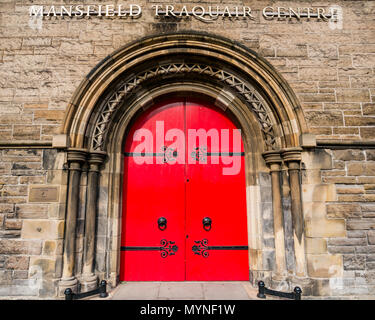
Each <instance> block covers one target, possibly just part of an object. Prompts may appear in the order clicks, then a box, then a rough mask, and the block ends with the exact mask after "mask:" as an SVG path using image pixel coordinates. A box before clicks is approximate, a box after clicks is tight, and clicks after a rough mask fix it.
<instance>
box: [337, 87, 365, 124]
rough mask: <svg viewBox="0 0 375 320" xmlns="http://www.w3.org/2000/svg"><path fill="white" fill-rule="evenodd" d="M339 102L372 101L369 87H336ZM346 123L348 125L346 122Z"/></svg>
mask: <svg viewBox="0 0 375 320" xmlns="http://www.w3.org/2000/svg"><path fill="white" fill-rule="evenodd" d="M336 96H337V102H370V93H369V91H368V89H342V88H338V89H336ZM346 125H348V124H347V123H346Z"/></svg>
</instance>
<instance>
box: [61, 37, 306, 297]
mask: <svg viewBox="0 0 375 320" xmlns="http://www.w3.org/2000/svg"><path fill="white" fill-rule="evenodd" d="M171 95H172V96H174V97H176V96H178V97H189V98H190V97H194V98H196V97H205V101H209V104H210V105H211V106H215V107H216V108H220V109H222V110H223V111H225V113H231V114H232V115H233V117H232V118H230V117H229V118H230V119H232V120H233V119H235V120H236V124H237V123H238V127H240V128H241V130H242V138H243V139H242V141H243V148H244V158H245V165H244V172H245V178H246V179H245V180H246V217H247V231H248V239H247V244H248V251H247V254H248V261H249V272H250V280H251V281H252V282H253V283H254V282H255V281H256V280H257V279H263V280H264V279H272V281H274V280H276V279H281V280H283V279H286V277H288V274H292V275H297V276H298V277H304V276H305V274H306V273H305V270H306V264H305V249H304V246H305V244H304V227H303V216H302V207H301V185H300V161H301V153H302V148H301V147H300V141H301V140H302V138H303V135H304V134H305V133H306V134H308V128H307V126H306V124H305V120H304V117H303V113H302V109H301V107H300V105H299V103H298V101H297V99H296V97H295V95H294V93H293V92H292V90H291V89H290V87H289V86H288V84H287V82H286V81H285V80H284V79H283V78H282V77H281V76H280V74H278V72H277V71H276V70H275V69H274V68H273V67H272V66H271V65H270V64H269V63H268V62H267V61H265V60H264V59H262V58H261V57H259V56H258V55H257V54H256V53H255V52H253V51H251V50H249V49H247V48H245V47H244V46H242V45H240V44H237V43H234V42H233V41H230V40H228V39H224V38H221V37H217V36H214V35H208V34H201V33H195V32H186V33H177V34H169V35H157V36H151V37H147V38H144V39H141V40H139V41H138V42H135V43H132V44H129V45H127V46H125V47H124V48H122V49H120V50H118V51H116V52H114V53H113V54H112V55H110V56H108V57H107V58H106V59H105V60H103V61H102V62H101V63H99V64H98V66H97V67H95V68H94V69H93V70H92V71H91V72H90V73H89V74H88V75H87V77H86V79H85V80H84V81H83V82H82V83H81V85H80V87H79V88H78V89H77V91H76V93H75V95H74V97H73V98H72V100H71V102H70V105H69V108H68V111H67V116H66V119H65V123H64V127H63V130H62V133H63V134H65V135H66V138H67V140H68V141H69V146H68V147H67V166H66V169H67V182H66V184H67V187H66V189H67V192H66V194H67V199H66V207H67V209H66V223H65V226H66V228H65V235H64V253H63V262H62V268H61V269H62V272H61V281H60V282H59V288H60V289H61V290H62V291H63V290H64V288H67V287H70V288H73V289H74V288H77V284H78V282H80V283H81V285H83V286H84V287H85V289H88V288H92V287H95V286H96V285H97V280H98V278H99V279H107V280H109V281H110V283H111V285H112V286H116V284H117V283H118V281H119V279H120V267H121V263H120V261H121V255H122V251H121V240H122V239H121V237H122V206H123V199H124V193H123V191H124V190H123V174H124V172H123V170H124V161H125V160H124V144H125V138H126V137H127V132H128V131H129V128H130V127H131V125H132V124H133V123H134V119H137V118H138V117H139V116H141V115H142V114H143V113H145V112H146V113H147V110H148V109H149V108H150V107H151V106H153V105H155V104H157V103H159V102H160V101H163V100H164V99H165V98H166V97H170V96H171ZM172 154H173V153H172ZM82 168H84V170H81V169H82ZM86 168H87V170H86ZM282 171H284V173H285V174H287V175H288V181H287V184H288V185H289V190H290V196H288V198H289V199H288V201H289V202H290V209H284V207H283V203H282V201H283V198H282V193H283V190H282V186H281V184H280V181H281V180H280V177H281V174H282ZM85 178H87V180H86V181H87V182H86V181H85V182H84V183H82V180H83V179H85ZM284 181H285V180H284ZM80 188H81V189H84V190H85V193H84V194H83V195H80V194H79V192H77V190H79V189H80ZM64 190H65V189H64ZM80 204H81V205H80ZM79 210H84V212H83V213H82V214H83V216H84V217H85V218H84V241H83V245H82V247H83V249H82V252H83V254H77V253H76V251H75V248H76V240H75V238H76V229H77V228H76V226H77V218H76V217H77V214H78V212H79ZM288 215H289V218H288ZM285 217H287V218H288V219H289V221H290V222H289V225H290V226H292V227H291V228H289V229H288V230H289V231H290V233H289V234H288V235H285V233H284V220H283V219H284V218H285ZM285 237H289V238H288V240H290V241H288V246H287V247H286V245H285ZM202 239H203V238H197V240H195V239H193V240H194V241H201V240H202ZM167 240H169V239H167ZM172 241H173V240H172ZM209 245H211V243H209ZM212 245H216V243H212ZM234 245H239V246H241V245H243V244H242V243H238V244H237V243H236V244H234ZM244 245H246V244H244ZM197 256H198V255H197ZM79 259H80V261H79ZM77 261H78V262H79V263H78V262H77ZM81 266H82V267H81ZM60 292H61V291H60Z"/></svg>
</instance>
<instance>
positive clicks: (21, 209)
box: [16, 203, 48, 219]
mask: <svg viewBox="0 0 375 320" xmlns="http://www.w3.org/2000/svg"><path fill="white" fill-rule="evenodd" d="M16 213H17V215H18V217H19V218H21V219H44V218H48V205H47V204H37V203H35V204H34V203H25V204H17V205H16Z"/></svg>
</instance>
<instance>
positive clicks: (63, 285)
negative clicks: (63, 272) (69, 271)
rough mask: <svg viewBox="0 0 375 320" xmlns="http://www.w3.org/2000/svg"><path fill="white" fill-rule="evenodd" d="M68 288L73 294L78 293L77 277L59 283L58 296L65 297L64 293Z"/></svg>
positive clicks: (64, 279)
mask: <svg viewBox="0 0 375 320" xmlns="http://www.w3.org/2000/svg"><path fill="white" fill-rule="evenodd" d="M68 288H70V289H72V291H73V293H77V291H78V280H77V279H76V278H75V277H70V278H63V279H61V280H60V281H59V287H58V296H59V297H64V291H65V290H66V289H68Z"/></svg>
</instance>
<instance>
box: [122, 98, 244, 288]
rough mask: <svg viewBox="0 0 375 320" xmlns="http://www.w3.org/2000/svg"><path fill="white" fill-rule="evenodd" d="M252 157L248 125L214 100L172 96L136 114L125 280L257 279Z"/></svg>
mask: <svg viewBox="0 0 375 320" xmlns="http://www.w3.org/2000/svg"><path fill="white" fill-rule="evenodd" d="M244 156H245V152H244V147H243V143H242V138H241V129H239V128H237V126H236V125H235V123H234V122H233V121H232V120H231V119H230V118H229V117H228V115H227V114H226V113H225V112H224V111H222V110H221V109H219V108H217V107H215V106H213V105H211V104H210V103H209V102H208V101H202V100H196V99H195V100H194V99H192V98H189V99H184V98H178V99H173V100H170V99H169V100H164V101H162V102H160V103H158V104H157V105H155V106H153V107H151V108H149V109H148V110H147V111H146V112H144V113H142V115H141V116H140V117H138V118H137V119H136V121H135V123H134V124H133V125H132V126H131V129H130V130H129V132H128V134H127V139H126V143H125V150H124V176H123V200H122V201H123V206H122V210H123V212H122V233H121V267H120V281H121V280H126V281H147V280H150V281H151V280H166V281H183V280H189V281H194V280H204V281H207V280H249V259H248V257H249V256H248V234H247V233H248V232H247V213H246V181H245V159H244V158H245V157H244ZM151 266H152V267H151Z"/></svg>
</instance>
